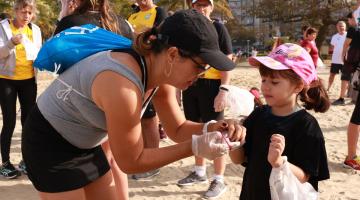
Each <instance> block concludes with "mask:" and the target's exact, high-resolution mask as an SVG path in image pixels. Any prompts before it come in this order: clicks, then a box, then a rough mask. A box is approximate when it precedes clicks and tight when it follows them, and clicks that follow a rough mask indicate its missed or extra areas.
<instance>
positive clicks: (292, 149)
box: [240, 105, 330, 200]
mask: <svg viewBox="0 0 360 200" xmlns="http://www.w3.org/2000/svg"><path fill="white" fill-rule="evenodd" d="M244 126H245V127H246V130H247V134H246V143H245V145H244V149H245V155H246V157H247V161H246V162H245V163H243V165H244V166H245V167H246V169H245V172H244V178H243V183H242V190H241V195H240V199H244V200H245V199H246V200H251V199H254V200H258V199H262V200H267V199H271V196H270V186H269V178H270V173H271V169H272V167H271V165H270V163H269V162H268V161H267V155H268V149H269V144H270V137H271V135H272V134H275V133H277V134H281V135H283V136H284V137H285V149H284V153H283V156H287V158H288V161H289V162H290V163H292V164H294V165H296V166H298V167H300V168H301V169H302V170H303V171H304V172H305V173H306V174H309V175H310V179H309V183H310V184H311V185H312V186H313V187H314V188H315V189H316V190H318V181H321V180H325V179H328V178H329V177H330V175H329V169H328V163H327V155H326V149H325V141H324V136H323V134H322V131H321V129H320V126H319V124H318V122H317V120H316V119H315V118H314V117H313V116H312V115H310V114H309V113H308V112H307V111H306V110H304V109H301V110H299V111H297V112H294V113H292V114H290V115H288V116H284V117H280V116H275V115H273V114H272V112H271V107H269V106H267V105H265V106H262V107H258V108H257V109H255V110H254V112H252V113H251V114H250V116H249V117H248V118H247V119H246V120H245V121H244Z"/></svg>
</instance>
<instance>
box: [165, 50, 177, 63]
mask: <svg viewBox="0 0 360 200" xmlns="http://www.w3.org/2000/svg"><path fill="white" fill-rule="evenodd" d="M166 53H167V58H168V62H169V63H174V62H175V61H176V59H178V58H179V57H180V54H179V49H178V48H176V47H170V48H168V49H167V51H166Z"/></svg>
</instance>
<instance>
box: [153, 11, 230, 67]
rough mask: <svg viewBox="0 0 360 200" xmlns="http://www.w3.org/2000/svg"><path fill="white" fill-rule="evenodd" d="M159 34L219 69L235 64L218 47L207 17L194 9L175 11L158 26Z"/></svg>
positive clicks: (214, 31)
mask: <svg viewBox="0 0 360 200" xmlns="http://www.w3.org/2000/svg"><path fill="white" fill-rule="evenodd" d="M160 34H161V35H165V36H166V37H167V42H168V44H169V45H172V46H175V47H177V48H179V49H181V50H185V51H186V52H189V53H190V54H191V55H193V56H198V57H200V58H201V59H202V60H203V61H204V62H205V63H206V64H209V65H210V66H211V67H213V68H215V69H217V70H220V71H230V70H232V69H234V67H235V64H234V62H232V61H231V60H230V59H229V58H228V57H227V56H226V55H225V54H224V53H222V52H221V51H220V48H219V41H218V40H219V38H218V34H217V32H216V29H215V27H214V25H213V24H212V23H211V21H210V20H209V19H207V18H206V17H205V16H203V15H202V14H201V13H199V12H197V11H196V10H194V9H188V10H182V11H178V12H175V13H174V14H173V15H172V16H170V17H168V18H166V19H165V21H164V22H163V23H162V24H161V26H160Z"/></svg>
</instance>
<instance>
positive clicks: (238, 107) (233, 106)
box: [222, 85, 254, 117]
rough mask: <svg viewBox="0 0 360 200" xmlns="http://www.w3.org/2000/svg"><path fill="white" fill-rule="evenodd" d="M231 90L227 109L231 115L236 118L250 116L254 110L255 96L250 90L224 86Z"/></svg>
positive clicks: (226, 105)
mask: <svg viewBox="0 0 360 200" xmlns="http://www.w3.org/2000/svg"><path fill="white" fill-rule="evenodd" d="M222 86H223V87H225V88H227V89H228V90H229V92H228V94H227V98H226V102H225V107H226V108H227V110H228V111H229V114H230V115H231V116H233V117H236V116H249V115H250V113H251V112H252V111H253V110H254V95H253V94H251V93H250V92H249V91H248V90H245V89H241V88H239V87H236V86H233V85H222Z"/></svg>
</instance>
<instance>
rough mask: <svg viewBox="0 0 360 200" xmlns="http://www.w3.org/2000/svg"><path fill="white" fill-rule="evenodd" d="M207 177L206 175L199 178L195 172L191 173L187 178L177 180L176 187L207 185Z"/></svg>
mask: <svg viewBox="0 0 360 200" xmlns="http://www.w3.org/2000/svg"><path fill="white" fill-rule="evenodd" d="M207 182H208V180H207V177H206V175H204V176H199V175H197V174H196V172H191V173H190V174H189V175H188V176H187V177H185V178H183V179H181V180H179V181H178V182H177V185H178V186H188V185H194V184H198V183H207Z"/></svg>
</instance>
